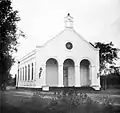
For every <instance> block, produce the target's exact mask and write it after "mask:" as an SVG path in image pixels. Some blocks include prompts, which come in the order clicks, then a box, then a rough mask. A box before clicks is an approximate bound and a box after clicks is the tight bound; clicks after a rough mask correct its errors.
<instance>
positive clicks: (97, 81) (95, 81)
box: [91, 66, 100, 90]
mask: <svg viewBox="0 0 120 113" xmlns="http://www.w3.org/2000/svg"><path fill="white" fill-rule="evenodd" d="M91 74H92V75H91V78H92V81H91V86H92V87H93V88H94V89H96V90H99V88H100V78H97V69H96V66H91Z"/></svg>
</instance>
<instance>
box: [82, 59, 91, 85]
mask: <svg viewBox="0 0 120 113" xmlns="http://www.w3.org/2000/svg"><path fill="white" fill-rule="evenodd" d="M90 67H91V62H90V61H89V60H88V59H83V60H81V62H80V84H81V86H90V84H91V80H90V76H91V73H90V72H91V69H90Z"/></svg>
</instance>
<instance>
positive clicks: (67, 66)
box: [63, 59, 75, 87]
mask: <svg viewBox="0 0 120 113" xmlns="http://www.w3.org/2000/svg"><path fill="white" fill-rule="evenodd" d="M63 85H64V87H68V86H74V85H75V70H74V61H73V60H71V59H66V60H65V61H64V63H63Z"/></svg>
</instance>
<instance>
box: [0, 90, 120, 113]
mask: <svg viewBox="0 0 120 113" xmlns="http://www.w3.org/2000/svg"><path fill="white" fill-rule="evenodd" d="M53 93H54V92H53ZM83 94H84V93H83ZM85 94H86V95H83V96H81V95H78V96H76V95H75V96H73V95H72V96H70V95H69V96H68V95H67V96H61V97H58V94H52V93H41V92H40V93H37V94H34V93H33V92H28V91H25V90H24V91H21V90H9V91H4V92H2V91H0V107H1V111H2V113H14V112H15V113H120V108H119V107H120V95H111V96H109V97H108V95H107V93H106V94H105V93H102V94H101V93H100V92H99V93H97V94H95V93H85ZM55 97H56V98H55ZM106 98H107V99H108V98H109V99H108V100H109V101H110V102H112V105H110V104H106V101H105V100H107V99H106ZM114 103H117V104H114Z"/></svg>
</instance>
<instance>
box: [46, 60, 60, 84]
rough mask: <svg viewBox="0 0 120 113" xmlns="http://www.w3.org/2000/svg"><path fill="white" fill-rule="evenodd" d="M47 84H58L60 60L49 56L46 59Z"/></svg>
mask: <svg viewBox="0 0 120 113" xmlns="http://www.w3.org/2000/svg"><path fill="white" fill-rule="evenodd" d="M46 84H47V85H49V86H58V62H57V60H56V59H54V58H49V59H48V60H47V61H46Z"/></svg>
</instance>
